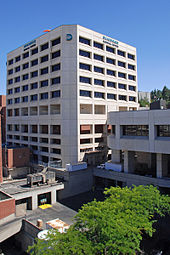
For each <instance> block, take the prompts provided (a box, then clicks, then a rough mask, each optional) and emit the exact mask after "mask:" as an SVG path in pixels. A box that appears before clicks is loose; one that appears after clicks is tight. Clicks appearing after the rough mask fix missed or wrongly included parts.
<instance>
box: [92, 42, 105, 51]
mask: <svg viewBox="0 0 170 255" xmlns="http://www.w3.org/2000/svg"><path fill="white" fill-rule="evenodd" d="M93 46H94V47H96V48H98V49H101V50H103V44H101V43H98V42H94V43H93Z"/></svg>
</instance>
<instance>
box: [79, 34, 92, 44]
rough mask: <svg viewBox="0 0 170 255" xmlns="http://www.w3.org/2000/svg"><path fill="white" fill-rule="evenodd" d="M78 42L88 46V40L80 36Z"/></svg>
mask: <svg viewBox="0 0 170 255" xmlns="http://www.w3.org/2000/svg"><path fill="white" fill-rule="evenodd" d="M79 42H81V43H84V44H87V45H90V40H89V39H86V38H84V37H81V36H80V37H79Z"/></svg>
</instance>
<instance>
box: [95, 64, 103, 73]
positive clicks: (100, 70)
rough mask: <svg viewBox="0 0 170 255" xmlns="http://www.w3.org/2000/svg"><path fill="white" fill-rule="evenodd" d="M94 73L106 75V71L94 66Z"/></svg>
mask: <svg viewBox="0 0 170 255" xmlns="http://www.w3.org/2000/svg"><path fill="white" fill-rule="evenodd" d="M94 72H97V73H104V69H103V68H101V67H98V66H94Z"/></svg>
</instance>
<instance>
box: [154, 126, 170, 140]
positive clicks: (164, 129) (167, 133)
mask: <svg viewBox="0 0 170 255" xmlns="http://www.w3.org/2000/svg"><path fill="white" fill-rule="evenodd" d="M156 127H157V136H158V137H170V125H159V126H156Z"/></svg>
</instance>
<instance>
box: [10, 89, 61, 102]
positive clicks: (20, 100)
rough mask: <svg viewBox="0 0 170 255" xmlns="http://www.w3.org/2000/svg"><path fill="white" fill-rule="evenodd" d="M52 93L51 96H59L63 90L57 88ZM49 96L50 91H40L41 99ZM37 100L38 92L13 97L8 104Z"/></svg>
mask: <svg viewBox="0 0 170 255" xmlns="http://www.w3.org/2000/svg"><path fill="white" fill-rule="evenodd" d="M50 93H51V98H57V97H60V96H61V92H60V90H55V91H52V92H50ZM48 98H49V93H48V92H44V93H40V94H39V100H44V99H48ZM29 100H30V101H37V100H38V94H34V95H30V96H29V97H28V96H23V97H16V98H14V99H13V98H11V99H8V101H7V103H8V105H11V104H13V103H14V104H18V103H26V102H28V101H29Z"/></svg>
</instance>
